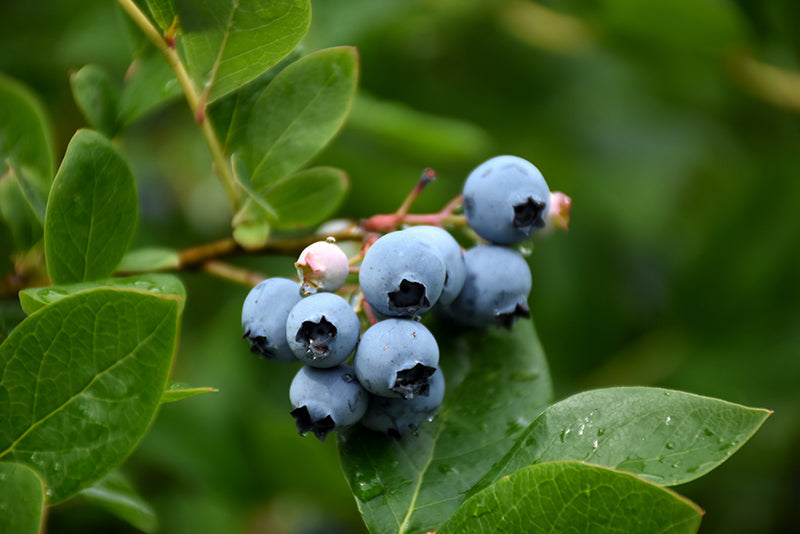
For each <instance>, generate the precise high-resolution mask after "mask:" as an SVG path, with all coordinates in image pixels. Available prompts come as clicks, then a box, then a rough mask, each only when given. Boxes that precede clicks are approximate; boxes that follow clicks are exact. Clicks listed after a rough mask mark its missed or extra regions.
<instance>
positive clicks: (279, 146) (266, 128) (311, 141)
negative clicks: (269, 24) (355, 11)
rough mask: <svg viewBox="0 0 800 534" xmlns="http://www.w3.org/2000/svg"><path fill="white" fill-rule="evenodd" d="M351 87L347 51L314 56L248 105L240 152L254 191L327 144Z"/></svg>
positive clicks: (353, 64)
mask: <svg viewBox="0 0 800 534" xmlns="http://www.w3.org/2000/svg"><path fill="white" fill-rule="evenodd" d="M357 82H358V54H357V52H356V49H355V48H352V47H338V48H328V49H325V50H320V51H319V52H314V53H313V54H309V55H308V56H306V57H304V58H303V59H300V60H298V61H296V62H294V63H292V64H291V65H289V66H288V67H286V68H285V69H284V70H283V71H281V73H280V74H278V75H277V76H276V77H275V79H274V80H273V81H272V83H270V84H269V85H268V86H267V88H266V89H265V90H264V91H263V92H262V93H261V96H260V97H259V98H258V100H257V101H256V102H255V104H254V105H253V108H252V110H251V112H250V117H249V126H248V129H247V138H246V143H245V145H244V147H243V149H242V155H243V158H244V161H245V163H246V164H247V166H248V168H249V169H250V170H251V172H252V176H253V183H254V184H255V186H256V187H257V188H259V189H261V188H263V187H265V186H267V185H269V184H270V183H272V182H274V181H275V180H278V179H279V178H281V177H283V176H286V175H287V174H289V173H292V172H295V171H296V170H298V169H299V168H300V167H302V166H303V165H304V164H305V163H307V162H308V161H309V160H310V159H311V158H312V157H313V156H314V155H315V154H316V153H317V152H319V151H320V150H321V149H322V148H323V147H324V146H325V145H326V144H327V143H328V142H329V141H330V140H331V138H333V136H334V134H336V132H337V131H339V128H341V126H342V124H343V123H344V119H345V117H347V113H348V112H349V111H350V106H351V104H352V101H353V97H354V95H355V90H356V85H357Z"/></svg>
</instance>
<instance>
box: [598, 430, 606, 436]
mask: <svg viewBox="0 0 800 534" xmlns="http://www.w3.org/2000/svg"><path fill="white" fill-rule="evenodd" d="M605 433H606V429H605V428H598V429H597V435H598V436H602V435H603V434H605Z"/></svg>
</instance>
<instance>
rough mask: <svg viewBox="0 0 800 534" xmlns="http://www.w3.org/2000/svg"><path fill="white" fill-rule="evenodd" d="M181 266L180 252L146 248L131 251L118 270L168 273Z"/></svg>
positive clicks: (160, 248) (169, 249) (168, 249)
mask: <svg viewBox="0 0 800 534" xmlns="http://www.w3.org/2000/svg"><path fill="white" fill-rule="evenodd" d="M179 265H180V258H179V257H178V251H176V250H174V249H171V248H162V247H145V248H137V249H135V250H129V251H128V252H127V253H126V254H125V256H124V257H123V258H122V261H121V262H120V264H119V266H117V270H119V271H122V272H141V271H167V270H172V269H177V268H178V266H179Z"/></svg>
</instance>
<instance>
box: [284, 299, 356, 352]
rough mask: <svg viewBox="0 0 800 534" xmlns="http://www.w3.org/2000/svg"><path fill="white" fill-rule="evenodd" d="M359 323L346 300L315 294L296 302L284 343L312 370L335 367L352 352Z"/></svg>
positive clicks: (288, 320)
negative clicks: (314, 368) (311, 367)
mask: <svg viewBox="0 0 800 534" xmlns="http://www.w3.org/2000/svg"><path fill="white" fill-rule="evenodd" d="M359 334H361V323H360V322H359V320H358V315H356V312H355V311H353V308H351V307H350V305H349V304H348V303H347V301H346V300H345V299H343V298H342V297H340V296H339V295H335V294H333V293H317V294H315V295H311V296H309V297H306V298H304V299H303V300H301V301H300V302H298V303H297V304H296V305H295V306H294V308H292V310H291V311H290V312H289V317H288V318H287V320H286V340H287V341H288V343H289V348H291V349H292V352H293V353H294V355H295V356H297V358H298V359H300V360H302V361H303V362H305V363H307V364H309V365H313V366H314V367H334V366H336V365H339V364H340V363H343V362H344V361H345V360H346V359H347V357H348V356H350V354H351V353H352V352H353V351H354V350H355V348H356V345H357V344H358V336H359Z"/></svg>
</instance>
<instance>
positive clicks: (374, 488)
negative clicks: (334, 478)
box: [354, 473, 383, 502]
mask: <svg viewBox="0 0 800 534" xmlns="http://www.w3.org/2000/svg"><path fill="white" fill-rule="evenodd" d="M354 491H355V494H356V497H358V498H359V499H361V500H362V501H364V502H366V501H369V500H372V499H374V498H375V497H377V496H379V495H383V486H382V485H381V483H380V481H379V480H378V479H377V478H376V479H373V480H363V479H362V480H359V474H358V473H356V485H355V488H354Z"/></svg>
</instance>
